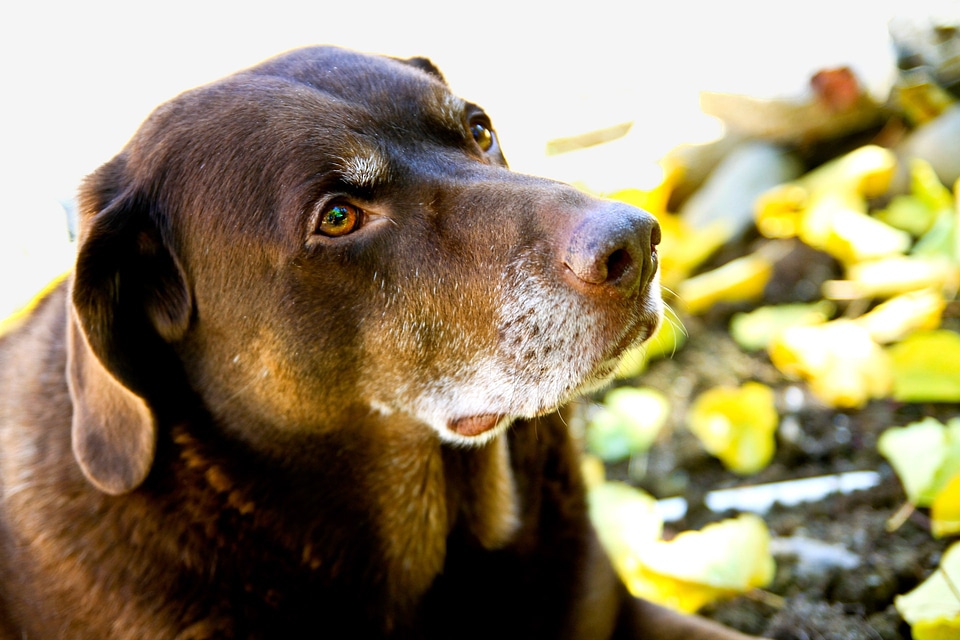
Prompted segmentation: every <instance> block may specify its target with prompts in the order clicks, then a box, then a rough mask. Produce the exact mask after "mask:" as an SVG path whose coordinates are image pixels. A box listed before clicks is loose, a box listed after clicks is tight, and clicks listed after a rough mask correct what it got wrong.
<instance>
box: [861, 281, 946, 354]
mask: <svg viewBox="0 0 960 640" xmlns="http://www.w3.org/2000/svg"><path fill="white" fill-rule="evenodd" d="M945 306H946V300H944V298H943V295H942V294H941V293H939V292H938V291H934V290H932V289H925V290H922V291H911V292H909V293H904V294H902V295H899V296H896V297H895V298H891V299H889V300H887V301H886V302H884V303H882V304H879V305H877V306H876V307H875V308H874V309H873V310H871V311H870V312H869V313H866V314H864V315H862V316H860V317H859V318H857V319H856V322H857V324H859V325H860V326H862V327H863V328H864V329H866V330H867V332H868V333H869V334H870V337H871V338H873V339H874V340H876V341H877V342H879V343H880V344H887V343H890V342H894V341H896V340H900V339H902V338H904V337H906V336H907V335H908V334H910V333H911V332H913V331H917V330H930V329H936V328H937V327H939V326H940V318H941V316H942V315H943V309H944V307H945Z"/></svg>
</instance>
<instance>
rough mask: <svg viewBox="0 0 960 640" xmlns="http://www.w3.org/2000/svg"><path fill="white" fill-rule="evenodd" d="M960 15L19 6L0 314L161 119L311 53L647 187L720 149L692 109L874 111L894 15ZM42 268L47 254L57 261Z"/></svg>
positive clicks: (915, 10)
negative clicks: (429, 62) (67, 207)
mask: <svg viewBox="0 0 960 640" xmlns="http://www.w3.org/2000/svg"><path fill="white" fill-rule="evenodd" d="M958 6H960V5H958V3H957V2H955V1H949V2H943V1H940V0H904V1H901V2H892V1H888V0H881V1H878V2H871V3H869V4H865V3H856V2H836V1H832V2H831V1H824V0H812V1H807V2H803V3H800V2H796V3H789V4H788V3H765V2H736V1H735V2H723V3H715V2H684V1H681V2H661V3H653V2H623V1H617V2H613V1H609V0H592V1H590V2H570V3H546V2H531V3H518V2H506V1H503V0H493V1H491V2H485V3H461V4H457V3H451V2H448V1H445V2H431V1H427V0H410V1H406V2H376V1H370V0H367V1H363V0H361V1H356V0H351V1H350V2H345V1H344V2H334V1H330V0H321V1H316V2H291V1H288V0H274V1H271V2H269V3H267V2H229V3H228V2H199V1H195V0H191V1H183V0H172V1H169V2H163V3H141V2H111V1H101V0H92V1H87V2H65V1H64V2H43V1H40V2H34V3H25V2H19V3H9V4H8V5H7V6H6V7H5V8H4V9H3V19H2V21H0V72H2V76H0V77H2V78H3V82H4V91H3V96H4V99H3V102H2V105H0V114H2V118H0V131H2V134H0V149H2V151H0V153H2V157H0V163H2V171H0V193H2V194H3V199H2V211H0V268H2V269H3V273H4V276H3V279H2V282H0V313H4V312H5V311H8V310H9V309H10V307H11V305H13V306H15V305H16V304H17V303H18V302H20V301H22V300H23V299H24V297H25V296H26V298H29V296H30V293H31V291H33V290H35V289H36V288H37V287H38V286H40V285H42V284H43V282H45V280H46V279H48V278H49V277H50V275H51V273H50V272H49V269H48V267H49V266H50V265H51V263H55V264H54V265H53V266H54V268H53V274H56V273H57V272H59V271H60V270H61V267H62V266H63V265H64V264H66V262H65V260H64V259H62V258H60V259H56V260H55V259H54V258H53V257H51V255H52V256H61V257H62V256H63V255H64V253H63V251H62V249H63V247H62V246H61V245H62V243H61V242H60V241H61V240H63V233H62V232H63V224H62V222H63V214H62V211H61V209H62V204H61V203H64V202H68V201H69V200H70V199H71V198H72V197H73V196H74V193H75V191H76V188H77V185H78V183H79V181H80V180H81V179H82V177H83V176H84V175H85V174H87V173H89V172H90V171H92V170H93V169H95V168H96V167H97V166H98V165H99V164H101V163H103V162H105V161H106V160H108V159H109V158H110V157H111V156H112V155H113V154H115V153H116V152H117V151H118V150H119V149H120V148H121V147H122V145H123V144H124V143H125V142H126V140H127V139H128V138H129V137H130V135H131V134H132V133H133V131H134V130H135V129H136V128H137V126H138V125H139V123H140V122H141V121H142V120H143V118H145V117H146V115H147V114H148V113H149V112H150V111H151V110H152V109H153V108H154V107H155V106H156V105H157V104H159V103H161V102H163V101H165V100H167V99H169V98H170V97H172V96H174V95H176V94H177V93H179V92H181V91H183V90H185V89H188V88H191V87H193V86H196V85H199V84H203V83H206V82H208V81H211V80H214V79H216V78H219V77H221V76H223V75H226V74H229V73H231V72H233V71H235V70H238V69H241V68H244V67H246V66H249V65H253V64H255V63H257V62H259V61H260V60H262V59H264V58H267V57H270V56H272V55H275V54H277V53H279V52H282V51H285V50H288V49H291V48H294V47H299V46H303V45H310V44H317V43H331V44H338V45H342V46H346V47H351V48H354V49H359V50H363V51H371V52H381V53H387V54H391V55H396V56H413V55H425V56H428V57H430V58H431V59H433V60H434V62H435V63H436V64H437V65H438V66H439V67H440V68H441V69H442V70H443V72H444V73H445V74H446V76H447V79H448V80H449V82H450V84H451V85H452V87H453V89H454V90H455V91H456V92H458V93H459V94H461V95H463V96H465V97H467V98H469V99H471V100H473V101H476V102H478V103H480V104H482V105H483V106H484V107H485V108H486V109H487V110H488V112H489V113H490V114H491V115H492V118H493V122H494V125H495V127H497V129H498V131H499V133H500V136H501V139H502V142H503V146H504V148H505V150H506V154H507V158H508V160H509V161H510V162H511V164H512V166H513V168H515V169H518V170H520V171H525V172H530V173H538V174H542V175H548V176H550V177H554V178H558V179H562V180H567V181H574V180H576V181H580V182H584V183H588V184H590V185H591V186H593V187H594V188H596V189H599V190H611V189H619V188H624V187H627V186H644V185H646V184H648V183H650V182H651V181H655V180H657V179H658V178H657V177H656V164H655V163H656V161H657V160H658V159H659V158H660V157H662V156H663V155H664V154H665V153H666V152H667V151H668V150H669V149H670V148H671V147H673V146H674V145H676V144H678V143H681V142H699V141H702V140H707V139H710V138H711V137H714V136H716V135H718V134H719V131H720V127H719V125H718V123H717V122H716V121H715V120H713V119H711V118H708V117H706V116H703V115H701V114H700V112H699V106H698V94H699V92H700V91H701V90H712V91H722V92H733V93H741V94H748V95H754V96H761V97H763V96H777V95H796V94H798V93H801V92H803V91H804V90H805V88H806V83H807V80H808V78H809V75H810V74H811V72H812V71H813V70H816V69H819V68H821V67H825V66H827V67H830V66H837V65H849V66H851V67H852V68H854V69H855V70H856V72H857V74H858V75H859V77H860V78H861V79H862V80H863V81H864V83H865V84H867V85H868V86H869V87H871V88H872V89H874V90H876V91H878V92H881V93H882V92H883V91H884V87H885V86H886V85H888V84H889V82H890V79H891V73H892V50H891V47H890V44H889V39H888V36H887V28H886V23H887V21H888V20H889V18H890V17H891V16H893V15H903V14H906V15H919V16H922V15H934V14H951V13H952V14H957V13H960V9H958ZM628 122H632V123H633V124H632V128H631V129H630V132H629V135H628V137H627V140H626V141H625V142H622V143H621V144H618V145H613V146H612V147H611V148H603V147H601V148H598V149H595V150H591V151H590V152H587V153H582V154H564V155H560V156H552V157H548V156H547V155H546V153H545V149H546V145H547V142H548V141H549V140H553V139H556V138H564V137H567V136H575V135H578V134H582V133H584V132H588V131H593V130H598V129H604V128H608V127H612V126H615V125H618V124H622V123H628ZM48 254H50V255H48Z"/></svg>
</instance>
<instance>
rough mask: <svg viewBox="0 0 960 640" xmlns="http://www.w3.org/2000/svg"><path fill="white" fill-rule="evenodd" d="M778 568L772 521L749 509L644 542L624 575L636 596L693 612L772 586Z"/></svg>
mask: <svg viewBox="0 0 960 640" xmlns="http://www.w3.org/2000/svg"><path fill="white" fill-rule="evenodd" d="M775 569H776V565H775V563H774V560H773V556H772V555H771V554H770V533H769V531H768V530H767V527H766V525H765V524H764V522H763V520H762V519H760V518H759V517H758V516H756V515H753V514H743V515H740V516H739V517H737V518H733V519H730V520H724V521H722V522H718V523H714V524H710V525H707V526H706V527H704V528H703V529H702V530H701V531H685V532H683V533H681V534H679V535H678V536H677V537H676V538H674V539H673V540H671V541H662V540H661V541H656V542H652V543H649V544H647V545H644V546H643V547H642V548H641V549H640V550H639V554H638V557H637V558H636V564H635V565H634V567H633V571H630V572H628V573H627V575H624V576H623V578H624V581H625V582H626V584H627V588H629V589H630V592H631V593H633V594H634V595H635V596H638V597H641V598H646V599H648V600H652V601H654V602H657V603H659V604H662V605H665V606H668V607H671V608H673V609H677V610H680V611H685V612H688V613H689V612H694V611H696V610H697V609H700V608H701V607H702V606H704V605H705V604H708V603H710V602H713V601H715V600H717V599H720V598H723V597H729V596H732V595H736V594H739V593H746V592H747V591H750V590H751V589H755V588H761V587H765V586H767V585H768V584H769V583H770V581H771V580H772V579H773V575H774V572H775Z"/></svg>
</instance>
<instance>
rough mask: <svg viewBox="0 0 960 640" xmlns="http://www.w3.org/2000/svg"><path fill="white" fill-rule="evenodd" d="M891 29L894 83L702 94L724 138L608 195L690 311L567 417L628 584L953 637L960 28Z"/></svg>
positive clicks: (844, 629)
mask: <svg viewBox="0 0 960 640" xmlns="http://www.w3.org/2000/svg"><path fill="white" fill-rule="evenodd" d="M891 33H892V36H893V42H894V45H895V47H896V51H897V54H898V63H899V69H898V70H896V75H897V79H896V82H895V83H893V86H892V88H891V89H890V92H889V95H888V96H883V97H882V98H877V97H876V96H871V95H869V94H868V93H867V92H866V91H865V90H863V88H862V87H861V86H860V84H859V82H858V79H857V78H856V76H855V74H854V73H853V72H852V71H851V70H849V69H827V70H823V71H822V72H820V73H818V74H817V75H816V76H814V77H813V78H812V79H811V83H810V93H809V95H807V96H804V97H799V98H796V99H784V100H757V99H752V98H749V97H743V96H731V95H705V96H704V98H703V108H704V110H705V111H707V112H708V113H711V114H713V115H716V116H718V117H719V118H721V119H722V120H723V121H724V122H725V124H726V131H727V133H726V135H725V137H724V138H723V139H722V140H720V141H718V142H715V143H712V144H709V145H704V146H691V147H686V148H681V149H678V150H676V152H675V153H673V154H671V156H670V157H668V158H666V159H665V160H664V162H663V166H664V172H665V178H664V182H663V184H661V185H660V186H658V187H657V188H655V189H652V190H646V191H641V190H627V191H623V192H619V193H615V194H609V195H610V196H611V197H614V198H621V199H623V200H625V201H629V202H631V203H634V204H637V205H640V206H643V207H644V208H647V209H648V210H651V211H652V212H654V213H655V214H657V215H658V217H659V218H660V219H661V223H662V226H663V231H664V239H663V243H662V246H661V251H660V259H661V268H662V278H663V284H664V288H665V299H666V300H667V302H668V304H669V305H670V307H671V309H672V312H671V313H670V314H668V315H669V318H670V320H669V321H668V322H667V323H665V325H664V327H663V328H662V329H661V331H660V333H659V334H658V335H657V336H656V337H655V338H654V339H653V340H652V341H651V342H650V344H649V345H648V346H647V347H646V348H645V349H643V350H639V351H637V352H636V353H634V354H631V355H630V356H628V358H627V359H626V360H625V364H624V366H623V368H622V371H621V375H620V376H619V380H618V382H617V384H616V385H615V388H614V389H613V390H612V391H610V392H608V393H606V394H603V395H600V396H598V397H597V398H596V399H595V401H594V402H592V403H585V404H584V405H583V406H582V407H581V408H582V411H581V412H580V413H581V416H580V420H579V421H578V422H576V423H574V425H573V426H574V428H575V429H577V430H579V432H580V433H582V435H583V438H584V440H585V443H586V446H587V450H588V452H589V454H588V455H587V457H586V459H585V462H584V468H585V471H586V477H587V479H588V484H589V486H590V487H591V488H590V499H591V509H592V514H593V516H594V519H595V521H596V522H597V525H598V529H599V530H600V532H601V538H602V539H603V541H604V543H605V545H606V546H607V549H608V551H609V552H610V554H611V556H612V557H613V558H614V563H615V565H616V566H617V568H618V570H619V571H620V573H621V574H622V575H623V576H624V578H625V580H626V581H627V583H628V585H629V586H630V588H631V590H633V591H634V592H635V593H637V594H638V595H643V596H644V597H649V598H652V599H654V600H658V601H660V602H663V603H665V604H667V605H669V606H673V607H675V608H678V609H681V610H686V611H699V612H700V613H701V614H702V615H706V616H708V617H712V618H714V619H717V620H720V621H722V622H723V623H725V624H728V625H730V626H733V627H736V628H738V629H741V630H743V631H745V632H748V633H751V634H757V635H763V636H767V637H771V638H779V639H784V640H786V639H806V638H844V639H856V638H870V639H875V638H909V637H915V638H919V639H923V638H948V637H958V638H960V558H957V559H953V558H952V557H951V554H950V553H948V550H950V548H951V544H953V543H954V542H955V541H956V537H957V535H958V534H960V418H958V416H960V404H958V403H960V302H958V301H957V290H958V284H960V201H958V196H957V191H958V185H960V183H958V177H960V32H958V29H957V26H956V25H937V26H934V27H930V26H929V25H927V26H925V27H924V28H902V29H900V30H899V31H898V30H897V29H892V31H891ZM892 71H893V70H892ZM810 479H813V480H810ZM798 480H807V481H806V482H797V481H798ZM771 496H772V497H771ZM957 549H958V550H957V552H956V553H955V554H953V556H960V547H958V548H957ZM924 583H925V586H924V587H923V588H922V589H921V590H920V591H919V592H914V590H915V589H917V587H918V586H919V585H921V584H924ZM911 592H914V593H911ZM905 594H910V595H909V596H908V595H905Z"/></svg>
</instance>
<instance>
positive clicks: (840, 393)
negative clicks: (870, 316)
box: [769, 319, 892, 408]
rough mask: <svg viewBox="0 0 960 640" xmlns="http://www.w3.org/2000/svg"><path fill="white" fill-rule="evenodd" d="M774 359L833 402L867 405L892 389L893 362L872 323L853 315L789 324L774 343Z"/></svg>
mask: <svg viewBox="0 0 960 640" xmlns="http://www.w3.org/2000/svg"><path fill="white" fill-rule="evenodd" d="M769 354H770V360H771V361H772V362H773V364H774V366H776V367H777V369H779V370H780V371H781V372H783V373H784V374H785V375H787V376H790V377H796V378H802V379H804V380H806V381H807V384H809V385H810V390H811V391H812V392H813V393H814V394H815V395H816V396H817V397H818V398H819V399H820V400H821V401H822V402H824V403H826V404H828V405H830V406H832V407H845V408H853V407H861V406H863V405H864V404H866V402H867V401H868V400H870V399H871V398H881V397H884V396H886V395H887V394H888V393H889V392H890V388H891V384H892V374H891V369H890V362H889V358H888V356H887V354H886V353H885V352H884V350H883V348H881V347H880V345H878V344H877V343H876V342H874V341H873V339H872V338H871V337H870V334H869V333H868V332H867V330H866V329H864V328H863V327H861V326H860V325H858V324H856V323H855V322H853V321H851V320H845V319H842V320H834V321H832V322H827V323H824V324H821V325H814V326H807V327H789V328H788V329H785V330H784V331H783V332H782V333H780V334H779V335H778V336H776V337H775V338H774V339H773V340H772V341H771V342H770V346H769Z"/></svg>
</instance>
